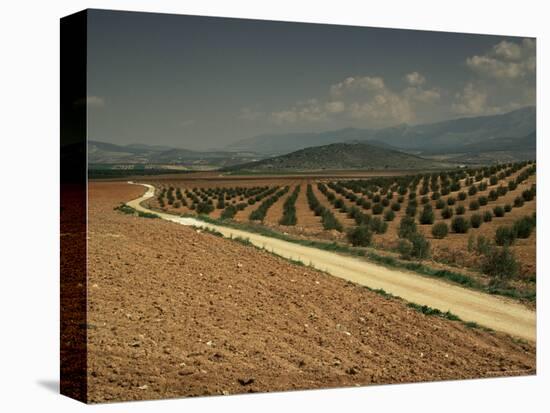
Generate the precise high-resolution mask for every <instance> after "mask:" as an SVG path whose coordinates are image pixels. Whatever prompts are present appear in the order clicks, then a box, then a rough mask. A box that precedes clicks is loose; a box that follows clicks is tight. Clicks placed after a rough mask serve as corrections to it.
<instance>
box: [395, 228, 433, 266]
mask: <svg viewBox="0 0 550 413" xmlns="http://www.w3.org/2000/svg"><path fill="white" fill-rule="evenodd" d="M398 250H399V252H400V254H401V258H403V259H406V260H410V259H411V258H417V259H419V260H421V259H424V258H428V257H429V256H430V243H429V242H428V240H426V238H424V236H423V235H422V234H419V233H418V232H415V233H414V234H412V235H411V236H410V237H409V238H408V239H402V240H400V241H399V245H398Z"/></svg>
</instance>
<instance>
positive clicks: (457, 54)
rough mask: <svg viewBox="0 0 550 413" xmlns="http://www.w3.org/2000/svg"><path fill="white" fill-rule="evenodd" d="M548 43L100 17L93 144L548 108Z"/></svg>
mask: <svg viewBox="0 0 550 413" xmlns="http://www.w3.org/2000/svg"><path fill="white" fill-rule="evenodd" d="M535 54H536V51H535V39H532V38H517V37H506V36H493V35H477V34H462V33H444V32H428V31H413V30H397V29H382V28H368V27H350V26H337V25H324V24H304V23H291V22H273V21H261V20H246V19H225V18H212V17H197V16H182V15H169V14H154V13H134V12H117V11H101V10H91V11H89V15H88V82H87V83H88V84H87V94H88V96H87V102H88V132H89V139H92V140H100V141H104V142H110V143H115V144H131V143H145V144H156V145H167V146H174V147H179V148H188V149H195V150H206V149H214V148H222V149H223V148H224V147H225V146H226V145H228V144H231V143H234V142H236V141H238V140H240V139H245V138H250V137H252V136H256V135H262V134H277V133H290V132H320V131H327V130H335V129H340V128H345V127H355V128H383V127H387V126H394V125H398V124H403V123H407V124H420V123H430V122H436V121H441V120H447V119H451V118H457V117H465V116H481V115H489V114H498V113H504V112H508V111H511V110H514V109H517V108H520V107H523V106H527V105H535V101H536V99H535V90H536V88H535V77H536V76H535V72H536V67H535V66H536V56H535Z"/></svg>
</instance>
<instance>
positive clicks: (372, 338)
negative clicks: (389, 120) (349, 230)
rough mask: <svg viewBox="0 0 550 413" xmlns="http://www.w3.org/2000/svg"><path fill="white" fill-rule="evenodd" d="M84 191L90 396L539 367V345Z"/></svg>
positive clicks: (120, 189)
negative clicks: (428, 312)
mask: <svg viewBox="0 0 550 413" xmlns="http://www.w3.org/2000/svg"><path fill="white" fill-rule="evenodd" d="M141 191H142V189H141V188H140V187H137V186H131V185H126V184H124V183H92V184H90V188H89V223H90V228H89V230H90V233H89V271H90V273H89V281H88V285H89V294H88V306H89V313H88V328H89V330H88V351H89V353H88V366H89V372H88V380H89V386H88V396H89V400H90V401H91V402H105V401H120V400H139V399H156V398H166V397H180V396H198V395H212V394H233V393H243V392H258V391H280V390H292V389H306V388H324V387H335V386H351V385H368V384H382V383H402V382H413V381H425V380H447V379H465V378H474V377H495V376H507V375H523V374H533V373H534V372H535V364H536V363H535V347H534V345H532V344H529V343H519V342H517V341H514V340H512V339H511V338H509V337H507V336H504V335H501V334H497V333H487V332H483V331H480V330H472V329H468V328H466V327H465V326H463V325H462V324H461V323H459V322H452V321H448V320H443V319H440V318H435V317H429V316H425V315H422V314H421V313H418V312H416V311H414V310H412V309H410V308H408V307H406V305H405V304H404V303H403V302H401V301H399V300H396V299H386V298H384V297H382V296H380V295H378V294H376V293H373V292H371V291H369V290H368V289H365V288H362V287H359V286H357V285H354V284H351V283H347V282H345V281H343V280H341V279H338V278H335V277H332V276H329V275H327V274H323V273H320V272H318V271H315V270H312V269H309V268H306V267H300V266H296V265H293V264H290V263H289V262H287V261H285V260H283V259H281V258H278V257H275V256H273V255H271V254H269V253H267V252H262V251H259V250H256V249H253V248H252V247H249V246H245V245H241V244H239V243H237V242H235V241H231V240H225V239H221V238H218V237H216V236H213V235H210V234H206V233H203V232H200V233H199V232H197V231H195V230H194V229H192V228H190V227H183V226H179V225H176V224H173V223H170V222H166V221H161V220H158V219H146V218H138V217H134V216H129V215H124V214H122V213H119V212H116V211H114V210H113V207H114V206H116V205H117V204H118V203H119V202H120V201H125V200H130V199H132V198H135V197H137V196H138V195H139V193H140V192H141Z"/></svg>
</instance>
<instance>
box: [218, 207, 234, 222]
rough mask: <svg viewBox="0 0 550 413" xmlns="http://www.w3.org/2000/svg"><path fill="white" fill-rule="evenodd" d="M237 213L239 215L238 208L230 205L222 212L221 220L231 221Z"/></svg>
mask: <svg viewBox="0 0 550 413" xmlns="http://www.w3.org/2000/svg"><path fill="white" fill-rule="evenodd" d="M236 213H237V208H236V207H235V206H234V205H229V206H228V207H226V208H225V209H224V210H223V211H222V213H221V215H220V218H221V219H231V218H233V217H234V216H235V214H236Z"/></svg>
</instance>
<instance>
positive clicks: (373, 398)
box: [0, 0, 550, 413]
mask: <svg viewBox="0 0 550 413" xmlns="http://www.w3.org/2000/svg"><path fill="white" fill-rule="evenodd" d="M545 3H546V2H544V1H540V0H539V1H535V0H533V1H532V0H523V1H514V2H511V1H504V0H500V1H496V0H485V1H479V0H476V1H471V0H462V1H460V2H444V1H437V0H430V1H421V0H417V1H407V0H403V1H383V2H379V1H355V2H353V1H347V0H339V1H338V2H330V3H329V2H325V3H322V2H321V1H319V0H317V1H296V0H278V1H255V2H252V1H250V2H246V1H239V0H232V1H223V0H218V1H208V2H205V1H195V0H193V1H190V0H189V1H187V0H179V1H177V0H156V1H153V0H149V1H147V0H133V1H131V2H130V1H120V0H119V1H115V0H102V1H99V0H97V1H96V0H89V1H81V0H58V1H55V2H48V1H24V0H19V1H16V0H11V1H9V2H8V1H6V2H3V3H2V10H1V13H0V32H1V36H0V45H1V47H0V182H1V183H2V184H3V187H2V192H1V193H2V195H1V197H0V222H1V223H0V243H1V245H0V377H1V378H0V380H1V382H0V395H1V396H0V409H1V410H3V411H6V412H11V411H56V412H64V411H80V410H83V409H84V408H85V406H84V405H82V404H79V403H77V402H75V401H73V400H70V399H67V398H65V397H61V396H59V395H58V394H57V391H56V390H55V386H56V382H57V380H58V363H59V360H58V335H59V327H58V324H59V322H58V312H59V304H58V292H59V280H58V277H59V275H58V265H59V259H58V255H59V254H58V248H59V242H58V238H57V237H58V208H59V201H58V198H59V190H58V162H59V155H58V143H59V121H58V119H59V110H58V106H59V104H58V98H59V63H58V62H59V50H58V44H59V21H58V19H59V18H60V17H62V16H64V15H67V14H70V13H73V12H75V11H79V10H81V9H84V8H87V7H90V8H109V9H122V10H142V11H151V12H153V11H157V12H169V13H180V14H200V15H215V16H227V17H247V18H261V19H273V20H292V21H303V22H319V23H339V24H352V25H363V26H383V27H394V28H415V29H431V30H444V31H463V32H475V33H494V34H506V35H517V36H536V37H538V45H537V50H538V68H537V69H538V76H539V77H538V86H539V89H538V105H537V107H538V115H539V116H538V139H539V141H538V157H539V163H538V179H539V181H538V222H539V225H538V231H537V232H538V236H539V239H538V252H539V253H538V259H539V263H538V264H539V265H538V280H539V281H538V297H539V300H538V317H539V318H538V323H539V340H538V349H539V351H538V376H537V377H529V378H507V379H487V380H473V381H464V382H442V383H428V384H414V385H392V386H379V387H370V388H353V389H337V390H329V391H308V392H290V393H284V394H263V395H261V394H260V395H246V396H230V397H211V398H202V399H182V400H175V401H174V400H171V401H160V402H137V403H126V404H124V405H122V404H114V405H103V406H93V407H88V408H86V409H88V411H99V410H101V411H129V412H138V411H155V412H159V411H182V410H184V409H185V410H190V411H209V410H222V409H223V410H224V411H239V412H247V411H258V410H262V411H267V412H271V411H273V412H280V411H291V410H296V409H302V410H303V411H335V410H344V409H346V410H349V411H353V410H370V411H397V410H401V411H413V412H414V411H422V412H423V413H427V412H438V413H439V412H461V413H464V412H468V411H497V412H499V413H500V412H514V413H517V412H519V411H529V412H539V411H548V410H547V409H548V406H549V405H550V403H549V400H548V399H549V397H548V396H547V394H548V388H550V380H549V374H550V373H549V372H548V369H549V362H548V360H549V359H548V354H549V349H548V343H549V340H548V337H549V334H548V328H549V327H548V326H549V323H548V301H549V299H550V295H549V294H550V291H548V288H547V286H548V285H550V284H549V283H548V282H546V281H545V276H546V275H547V273H546V271H547V270H548V269H549V268H550V267H549V266H548V254H546V256H545V255H544V253H543V251H544V249H547V248H548V242H547V240H546V239H545V238H546V237H545V229H547V228H548V227H549V225H548V219H547V216H546V215H545V214H546V213H547V211H546V210H545V209H544V207H543V205H544V206H547V205H549V202H548V201H549V189H548V187H546V188H545V184H547V182H548V172H547V170H546V165H545V163H544V162H543V160H544V161H550V157H549V156H550V155H549V153H548V145H546V144H545V143H544V141H545V139H546V138H547V137H546V136H545V134H544V132H546V131H548V130H550V129H549V128H548V127H546V128H545V129H543V126H545V120H546V119H547V117H546V115H548V107H549V104H548V96H549V95H548V84H549V81H548V78H547V77H546V76H548V73H549V72H548V69H547V68H548V67H550V64H549V56H550V51H549V47H550V46H548V45H549V44H550V29H549V27H550V25H549V24H548V19H547V17H548V15H549V10H546V6H545ZM434 58H436V57H434ZM545 69H546V74H545V72H544V70H545ZM545 327H546V328H545Z"/></svg>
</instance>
